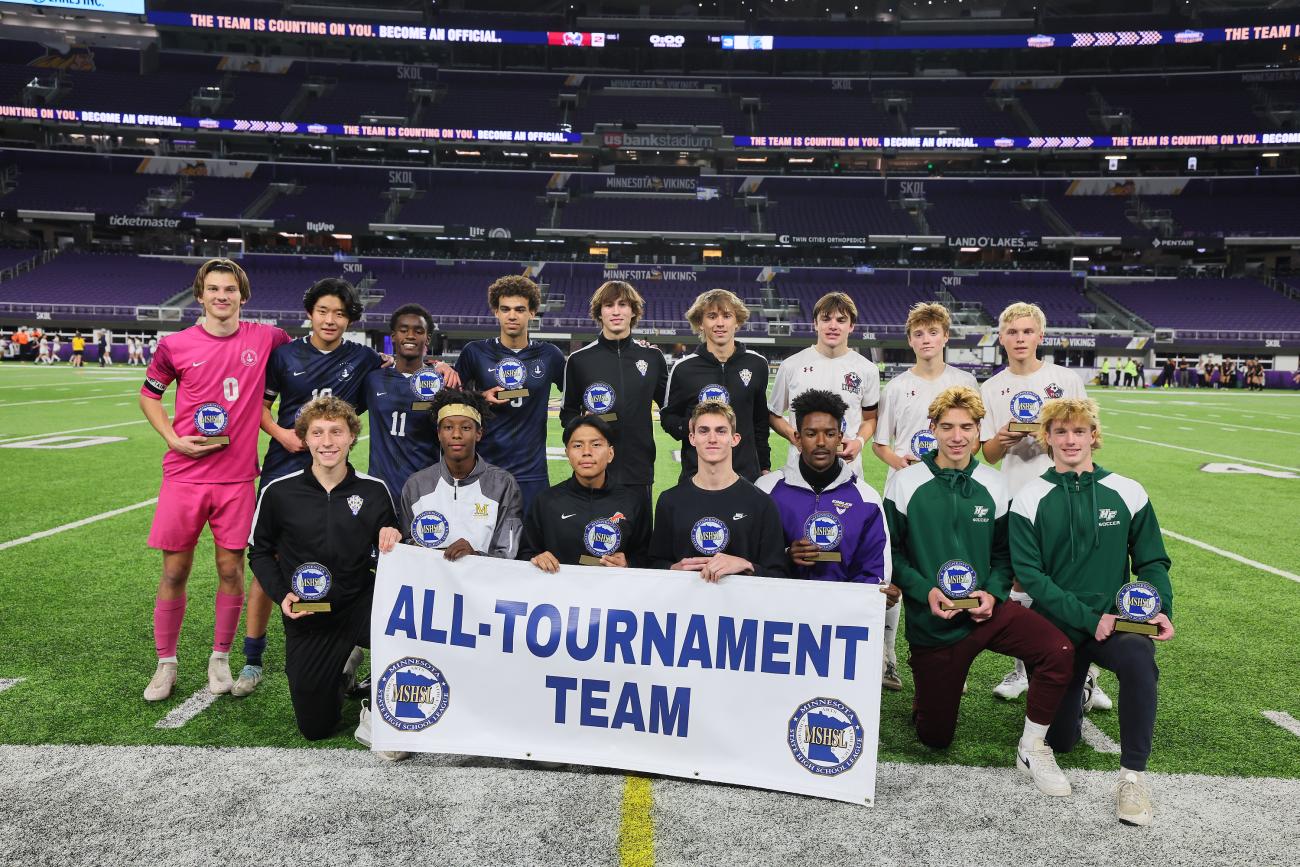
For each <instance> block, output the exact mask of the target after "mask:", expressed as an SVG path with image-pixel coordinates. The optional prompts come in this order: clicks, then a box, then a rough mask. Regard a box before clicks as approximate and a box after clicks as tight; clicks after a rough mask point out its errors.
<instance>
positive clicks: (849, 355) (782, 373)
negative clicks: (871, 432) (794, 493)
mask: <svg viewBox="0 0 1300 867" xmlns="http://www.w3.org/2000/svg"><path fill="white" fill-rule="evenodd" d="M813 389H822V390H825V391H829V392H831V393H832V394H838V395H839V396H840V397H842V398H844V402H845V403H847V404H848V405H849V411H848V412H847V413H845V415H844V436H845V437H846V438H848V437H854V436H857V433H858V428H859V427H861V426H862V410H864V409H870V408H871V407H873V406H875V405H876V404H878V403H880V370H879V369H878V368H877V367H876V365H875V363H874V362H872V361H871V360H870V359H868V358H865V357H864V356H863V355H862V354H861V353H859V352H857V351H856V350H852V349H850V350H849V351H848V352H846V353H844V354H843V355H841V356H839V357H838V358H827V357H826V356H825V355H822V354H821V353H820V352H818V351H817V347H816V346H810V347H808V348H807V349H802V350H800V351H799V352H796V353H795V354H794V355H792V356H790V357H789V358H787V359H786V360H785V361H782V362H781V366H780V367H779V368H778V369H777V371H776V380H775V381H774V382H773V383H772V396H771V397H769V398H768V399H767V408H768V409H769V410H771V411H772V412H774V413H776V414H777V415H779V416H784V417H785V419H786V420H787V421H788V422H790V424H791V425H794V413H793V412H792V411H791V410H790V404H791V403H792V402H793V401H794V399H795V398H796V397H798V396H799V395H801V394H803V393H804V392H805V391H811V390H813ZM863 445H864V446H865V445H866V443H863ZM847 463H848V466H849V469H851V470H852V471H853V472H855V473H857V476H858V478H859V479H860V478H862V455H861V454H859V455H858V457H856V458H854V459H853V460H852V461H849V462H847ZM785 465H786V467H788V468H789V469H792V470H795V469H798V467H799V450H798V449H797V448H795V447H794V446H793V445H792V446H790V453H789V456H788V457H787V458H786V462H785Z"/></svg>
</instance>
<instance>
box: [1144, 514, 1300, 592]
mask: <svg viewBox="0 0 1300 867" xmlns="http://www.w3.org/2000/svg"><path fill="white" fill-rule="evenodd" d="M1160 532H1161V533H1164V534H1165V535H1166V536H1168V537H1169V538H1171V539H1177V540H1178V541H1180V542H1186V543H1187V544H1188V545H1195V546H1196V547H1197V548H1201V549H1203V550H1206V551H1209V552H1210V553H1211V554H1218V555H1219V556H1220V557H1227V558H1228V559H1229V560H1235V561H1236V562H1238V563H1241V564H1243V565H1246V566H1253V567H1255V568H1256V569H1259V570H1260V571H1261V572H1268V573H1269V574H1270V575H1277V576H1279V577H1281V578H1286V579H1287V580H1289V581H1296V582H1300V575H1297V574H1295V573H1294V572H1288V571H1286V570H1285V569H1279V568H1277V567H1276V566H1270V565H1268V564H1267V563H1261V562H1259V561H1258V560H1252V559H1250V558H1249V557H1243V556H1241V555H1240V554H1234V553H1232V552H1231V551H1225V550H1223V549H1222V548H1216V547H1214V546H1213V545H1211V544H1209V543H1207V542H1202V541H1201V540H1200V539H1193V538H1192V537H1191V536H1184V535H1183V534H1182V533H1175V532H1174V531H1173V530H1166V529H1164V528H1163V527H1161V528H1160Z"/></svg>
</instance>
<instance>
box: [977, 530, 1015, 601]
mask: <svg viewBox="0 0 1300 867" xmlns="http://www.w3.org/2000/svg"><path fill="white" fill-rule="evenodd" d="M1010 515H1011V513H1010V512H1008V513H1007V514H1005V515H1003V516H1002V517H1001V518H998V519H996V520H995V521H994V522H993V550H992V551H991V552H990V554H989V579H988V581H985V582H984V586H983V587H982V588H981V589H983V590H987V591H988V592H989V593H992V594H993V596H994V597H995V598H996V599H997V600H998V601H999V602H1006V601H1007V596H1009V595H1010V594H1011V579H1012V574H1013V573H1012V569H1011V544H1010V542H1009V541H1008V538H1007V534H1008V530H1007V518H1008V517H1010Z"/></svg>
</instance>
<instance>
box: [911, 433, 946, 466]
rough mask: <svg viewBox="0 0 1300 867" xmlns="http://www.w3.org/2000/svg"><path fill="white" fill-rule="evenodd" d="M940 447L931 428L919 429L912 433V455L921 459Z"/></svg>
mask: <svg viewBox="0 0 1300 867" xmlns="http://www.w3.org/2000/svg"><path fill="white" fill-rule="evenodd" d="M938 447H939V441H938V440H937V439H935V438H934V434H933V433H931V432H930V431H929V430H919V431H917V432H916V433H914V434H912V444H911V446H910V448H911V450H912V457H914V458H916V459H917V460H920V459H921V458H923V457H925V456H926V455H928V454H930V452H932V451H934V450H935V449H937V448H938Z"/></svg>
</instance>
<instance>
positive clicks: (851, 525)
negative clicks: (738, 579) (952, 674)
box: [757, 389, 901, 608]
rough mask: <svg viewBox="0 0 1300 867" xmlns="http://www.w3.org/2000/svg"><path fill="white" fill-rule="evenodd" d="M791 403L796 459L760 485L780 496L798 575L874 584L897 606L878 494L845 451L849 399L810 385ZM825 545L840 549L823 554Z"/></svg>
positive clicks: (828, 548) (779, 505)
mask: <svg viewBox="0 0 1300 867" xmlns="http://www.w3.org/2000/svg"><path fill="white" fill-rule="evenodd" d="M790 408H791V409H793V410H794V438H795V440H796V443H795V445H796V447H797V448H798V449H799V458H798V463H797V464H796V466H795V468H794V469H791V468H790V467H788V466H787V467H784V468H782V469H781V470H778V471H775V472H771V473H768V474H767V475H765V476H763V477H762V478H760V479H759V480H758V486H757V487H758V489H759V490H760V491H764V492H765V493H767V494H769V495H771V497H772V499H773V500H774V501H775V502H776V508H777V512H778V513H779V514H780V516H781V525H782V526H783V527H784V529H785V541H786V544H787V545H788V546H789V547H788V549H787V550H788V551H789V552H790V559H791V560H792V561H793V563H794V566H795V570H794V574H795V577H796V578H813V579H816V580H820V581H854V582H858V583H863V584H876V585H879V586H880V591H881V592H882V593H884V594H885V595H886V596H887V598H888V602H887V604H888V606H889V607H890V608H892V607H894V605H896V604H897V603H898V598H899V596H900V595H901V591H900V590H899V589H898V588H897V587H895V586H893V585H892V584H890V583H889V576H890V574H891V573H892V572H893V563H892V562H891V561H890V553H889V533H888V531H887V528H886V526H885V513H884V510H883V509H882V508H881V504H880V495H879V494H878V493H876V492H875V490H873V489H872V487H871V486H870V485H868V484H867V483H866V482H864V481H862V480H861V479H859V478H858V477H857V475H856V474H855V473H854V472H853V470H852V469H850V467H849V465H848V464H846V463H845V461H844V459H843V458H841V457H840V456H839V453H840V443H841V441H842V439H843V436H844V434H843V432H842V422H843V421H844V416H845V414H846V413H847V412H848V411H849V407H848V405H847V404H846V403H845V402H844V399H843V398H841V397H840V396H839V395H837V394H834V393H833V392H829V391H822V390H820V389H810V390H808V391H805V392H804V393H803V394H801V395H799V396H798V397H796V398H795V399H794V400H793V401H791V404H790ZM823 551H834V552H836V553H837V554H838V555H839V556H838V557H837V558H836V559H834V560H818V559H817V554H819V553H820V552H823Z"/></svg>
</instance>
